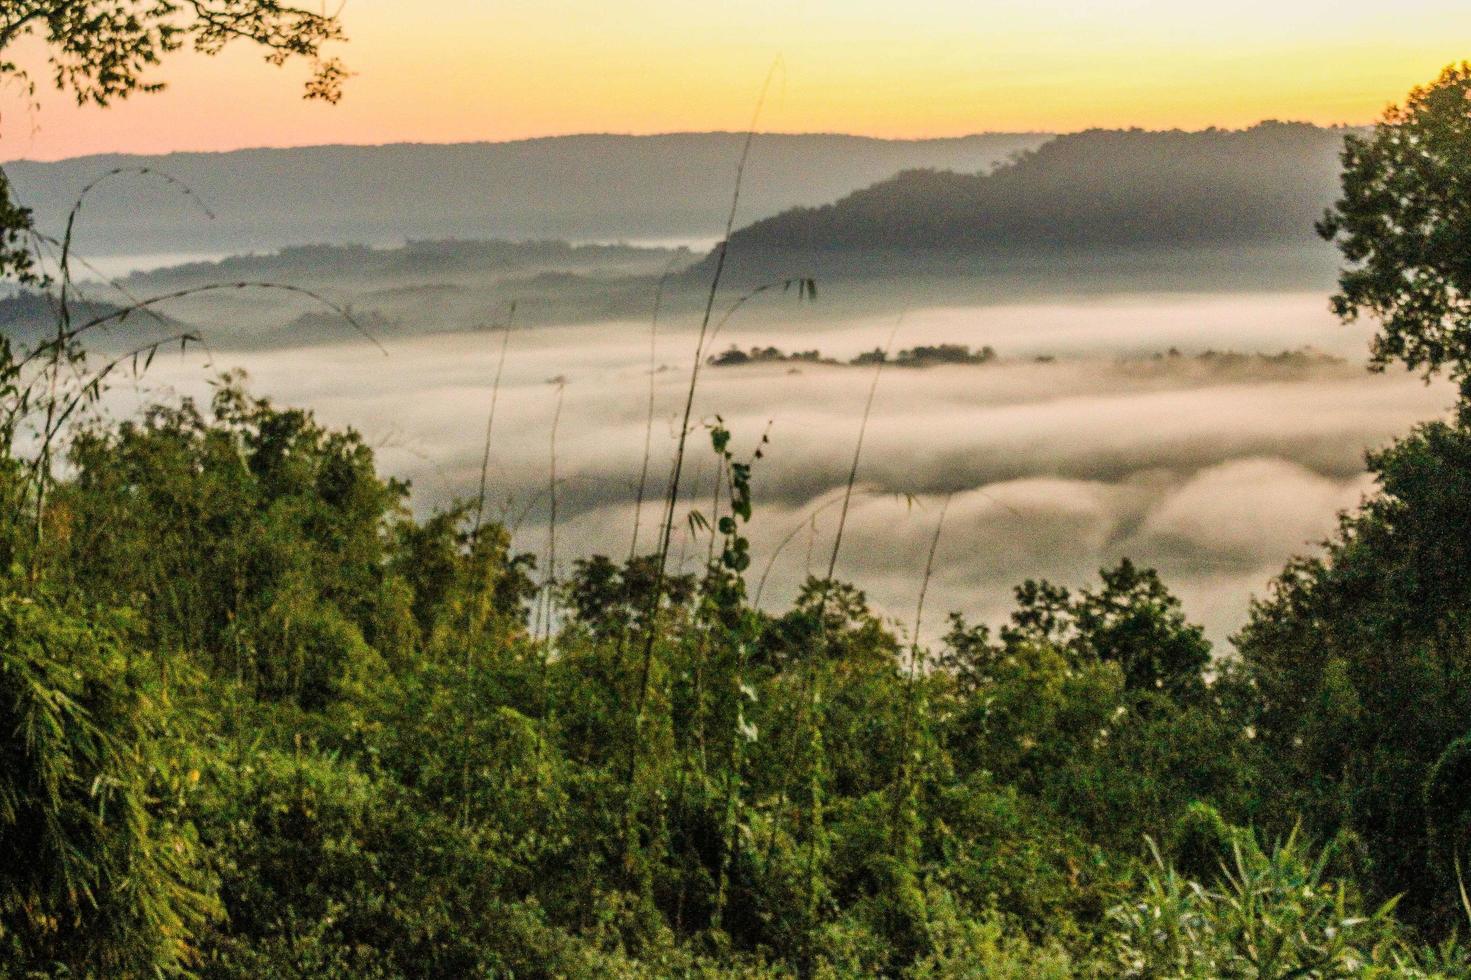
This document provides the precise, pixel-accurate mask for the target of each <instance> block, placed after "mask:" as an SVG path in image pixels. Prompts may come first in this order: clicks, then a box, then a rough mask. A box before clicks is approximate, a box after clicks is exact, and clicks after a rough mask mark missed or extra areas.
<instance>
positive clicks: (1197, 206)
mask: <svg viewBox="0 0 1471 980" xmlns="http://www.w3.org/2000/svg"><path fill="white" fill-rule="evenodd" d="M1345 133H1346V130H1342V129H1324V128H1319V127H1316V126H1310V125H1305V124H1297V123H1275V122H1269V123H1262V124H1260V125H1257V126H1254V127H1252V128H1250V129H1246V130H1237V131H1223V130H1206V131H1202V132H1191V133H1187V132H1180V131H1171V132H1148V131H1143V130H1093V131H1088V132H1083V133H1077V134H1073V135H1068V136H1060V137H1058V138H1056V139H1054V140H1052V141H1050V142H1048V143H1046V144H1043V145H1042V146H1040V147H1039V148H1037V149H1036V150H1035V151H1033V152H1030V153H1027V154H1026V155H1024V156H1023V157H1021V158H1020V159H1018V160H1016V161H1015V162H1013V163H1011V164H1009V165H1006V166H1002V167H1000V168H997V169H996V170H994V171H993V172H990V173H987V174H960V173H953V172H945V171H939V170H911V171H907V172H904V173H901V174H899V175H897V176H895V177H892V178H889V179H887V180H884V181H882V182H880V183H877V184H874V185H873V186H871V187H867V188H865V189H863V190H860V191H857V192H855V193H853V194H850V195H848V196H846V197H844V198H842V199H841V200H839V201H837V202H836V203H833V204H829V205H824V206H821V207H800V208H795V209H792V210H789V211H786V212H784V213H782V214H779V215H776V216H773V217H771V218H767V219H764V220H761V221H757V222H755V223H753V224H751V225H749V226H748V227H746V228H743V229H741V230H740V231H739V232H737V233H736V234H735V235H734V236H733V237H732V241H731V250H730V251H731V255H730V261H731V263H733V268H735V269H737V270H740V269H743V268H744V269H745V270H747V271H748V272H751V273H756V272H761V273H763V274H765V273H769V272H771V271H773V270H780V269H794V270H797V272H798V274H804V275H806V274H815V273H821V272H826V271H829V270H831V269H834V268H839V267H842V266H843V264H844V262H845V261H847V260H850V259H853V258H854V257H855V255H863V256H865V257H866V259H867V260H868V261H865V262H864V265H865V267H872V265H873V260H880V261H894V262H898V263H899V264H900V265H904V264H905V261H904V260H905V259H911V260H918V261H921V262H923V261H925V260H926V259H927V258H928V259H930V260H934V261H945V260H947V259H953V258H955V257H964V256H976V255H987V254H996V253H1015V252H1034V253H1035V252H1056V251H1058V250H1068V251H1088V252H1091V253H1095V254H1100V255H1106V254H1108V252H1109V251H1110V250H1122V249H1129V250H1138V249H1154V248H1164V249H1186V248H1189V249H1201V248H1214V247H1228V248H1229V247H1259V246H1269V247H1270V246H1295V245H1312V244H1318V245H1321V243H1320V242H1317V239H1316V237H1315V234H1314V231H1313V223H1314V221H1315V220H1316V219H1317V218H1318V217H1320V216H1321V215H1322V213H1323V210H1324V209H1325V208H1326V207H1327V206H1328V205H1329V204H1331V203H1332V201H1333V200H1334V197H1335V195H1336V190H1337V174H1338V153H1339V151H1340V149H1341V147H1342V144H1343V137H1344V135H1345ZM706 264H708V262H707V263H706ZM696 274H698V273H696Z"/></svg>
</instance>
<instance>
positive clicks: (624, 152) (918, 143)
mask: <svg viewBox="0 0 1471 980" xmlns="http://www.w3.org/2000/svg"><path fill="white" fill-rule="evenodd" d="M744 138H745V137H744V135H743V134H736V133H680V134H671V135H665V136H611V135H591V136H566V137H554V138H548V139H534V140H523V141H518V142H509V143H464V144H451V145H425V144H397V145H389V146H316V147H301V148H294V149H258V150H240V151H235V152H230V153H174V154H169V155H166V156H122V155H108V156H92V157H79V158H76V159H71V160H63V161H59V162H56V163H34V162H26V161H17V162H12V163H8V164H6V165H5V167H6V170H7V172H8V173H9V175H10V179H11V181H12V182H13V184H14V187H15V192H16V194H17V196H18V197H19V199H20V201H21V202H22V203H24V204H26V205H28V206H30V207H32V208H33V209H34V210H35V212H36V214H37V216H38V219H39V221H40V223H41V225H42V227H43V228H44V229H46V230H49V231H53V232H54V231H55V230H56V228H57V225H58V224H59V223H60V222H61V221H62V220H64V217H65V214H66V212H67V210H68V209H69V208H70V207H71V204H72V201H73V199H74V198H75V197H76V195H77V193H78V192H79V191H80V190H81V188H82V187H84V186H85V185H86V184H87V183H88V182H89V181H91V180H93V179H95V178H96V177H97V176H98V175H100V174H102V173H104V172H106V171H108V170H110V169H112V168H114V167H135V166H148V167H156V168H158V169H160V170H163V171H165V172H167V173H168V174H170V175H172V176H174V177H176V178H178V179H179V180H180V181H182V182H183V183H185V184H187V185H188V186H189V187H190V188H192V189H193V190H194V192H195V193H196V194H197V195H198V197H199V198H200V200H201V201H203V202H205V203H207V204H208V206H209V207H210V208H211V209H212V210H213V211H214V212H215V214H216V218H215V220H213V221H211V220H208V219H207V218H206V217H205V216H204V215H203V213H202V212H201V210H200V209H199V208H197V207H195V206H193V205H191V204H190V203H189V202H188V201H187V200H186V199H185V198H183V197H182V195H180V193H179V192H178V191H177V190H176V189H173V188H170V187H168V186H166V185H164V184H163V183H162V182H159V181H150V180H147V179H144V178H138V177H125V178H122V179H119V180H116V181H112V182H109V183H108V184H105V185H103V187H100V188H99V189H98V191H97V192H96V193H95V195H94V196H92V197H91V198H89V200H88V205H87V209H86V211H85V214H84V216H83V217H84V220H83V222H82V224H81V232H80V235H81V241H82V245H83V247H84V248H85V249H87V250H90V251H91V252H93V253H96V254H119V253H126V254H136V253H142V252H184V251H196V252H230V251H243V250H247V249H265V248H277V247H280V246H282V245H291V244H306V243H318V242H330V243H341V242H362V243H366V244H377V245H384V244H399V243H402V242H403V241H404V240H406V239H409V238H441V239H442V238H454V237H460V238H507V239H528V238H536V239H543V238H565V239H569V240H574V241H599V240H608V241H616V240H622V239H640V240H649V239H702V238H707V239H713V238H715V237H717V236H718V235H719V234H720V232H721V231H722V230H723V229H722V222H723V220H724V213H725V207H726V203H727V202H728V200H729V197H730V191H731V184H732V180H733V178H734V171H735V165H736V160H737V158H738V157H739V154H740V146H741V141H742V140H743V139H744ZM1046 138H1047V137H1046V136H1043V135H1028V134H1020V135H1018V134H987V135H979V136H967V137H963V138H958V139H941V140H878V139H869V138H865V137H857V136H841V135H822V134H816V135H793V136H785V135H762V136H758V137H757V139H756V142H755V145H754V147H753V149H752V154H751V162H750V166H749V167H748V168H747V171H746V183H745V187H744V191H743V195H742V208H741V217H742V219H743V220H747V221H749V220H752V219H755V218H760V217H765V216H768V215H772V214H776V213H777V212H779V211H782V210H783V209H786V208H790V207H793V206H796V205H812V204H821V203H824V202H828V201H832V200H834V199H836V198H838V197H840V196H842V195H844V194H846V193H848V192H850V191H852V190H855V189H856V188H859V187H863V186H866V185H868V184H872V183H873V182H875V181H878V180H882V179H884V178H885V177H890V176H892V175H894V174H895V173H897V172H899V171H901V170H905V169H913V168H916V167H925V168H939V169H947V170H957V171H962V172H971V173H974V172H978V171H982V170H987V169H989V168H990V167H992V166H994V165H995V164H997V163H999V162H1001V161H1003V160H1006V159H1008V158H1009V157H1010V156H1011V155H1012V154H1014V153H1016V152H1018V151H1022V150H1027V149H1031V148H1033V147H1035V146H1037V145H1039V144H1040V143H1042V142H1043V141H1044V140H1045V139H1046Z"/></svg>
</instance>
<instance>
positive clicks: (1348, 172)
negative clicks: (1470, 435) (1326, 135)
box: [1318, 62, 1471, 417]
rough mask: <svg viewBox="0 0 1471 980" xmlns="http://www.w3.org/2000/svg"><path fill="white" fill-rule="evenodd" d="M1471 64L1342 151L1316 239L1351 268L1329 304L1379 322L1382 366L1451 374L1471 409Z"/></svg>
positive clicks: (1450, 72)
mask: <svg viewBox="0 0 1471 980" xmlns="http://www.w3.org/2000/svg"><path fill="white" fill-rule="evenodd" d="M1468 98H1471V63H1468V62H1462V63H1461V64H1460V65H1451V66H1449V67H1447V68H1446V69H1445V70H1444V71H1442V72H1441V74H1440V77H1439V78H1438V79H1436V81H1435V82H1434V83H1433V84H1431V85H1430V86H1428V87H1423V88H1416V89H1414V90H1413V91H1412V92H1411V93H1410V96H1409V98H1408V100H1407V101H1406V102H1405V104H1404V105H1403V106H1391V107H1390V108H1389V109H1388V110H1387V111H1386V112H1385V114H1384V118H1383V119H1382V120H1381V121H1380V123H1379V124H1378V125H1377V126H1376V127H1375V129H1374V133H1373V135H1372V137H1368V138H1365V137H1360V136H1352V135H1351V136H1349V137H1348V138H1347V140H1346V141H1345V144H1344V149H1343V154H1342V159H1343V177H1342V183H1343V197H1342V198H1341V199H1340V200H1339V201H1338V202H1337V203H1336V204H1335V205H1334V206H1333V207H1332V208H1331V209H1329V211H1328V212H1327V214H1326V215H1324V217H1323V220H1322V221H1321V222H1320V223H1319V225H1318V233H1319V234H1320V235H1322V236H1323V237H1324V238H1326V239H1328V240H1329V241H1333V242H1335V243H1336V244H1337V245H1338V248H1339V250H1340V251H1341V252H1342V253H1343V257H1344V258H1345V259H1346V260H1347V261H1348V262H1349V263H1350V265H1349V266H1348V267H1347V268H1345V269H1344V270H1343V271H1342V273H1341V274H1340V277H1339V293H1338V294H1337V295H1336V296H1334V297H1333V299H1332V307H1333V311H1334V313H1336V314H1337V315H1338V316H1339V317H1340V318H1341V319H1343V320H1344V321H1345V322H1352V321H1354V320H1357V319H1358V317H1359V316H1361V315H1363V314H1366V313H1367V314H1369V315H1371V316H1373V317H1375V318H1376V319H1378V320H1379V321H1380V323H1381V325H1382V326H1381V332H1380V333H1379V334H1378V335H1377V336H1376V337H1375V338H1374V342H1373V349H1372V355H1373V360H1372V363H1373V366H1374V368H1375V369H1376V370H1381V371H1382V370H1383V369H1384V368H1385V366H1387V365H1388V364H1389V363H1390V362H1391V361H1402V362H1404V364H1405V366H1406V367H1408V368H1410V369H1411V370H1420V371H1423V372H1424V373H1425V375H1426V377H1427V378H1428V377H1429V376H1431V375H1433V374H1435V373H1437V372H1439V371H1440V370H1441V369H1442V368H1443V367H1444V368H1448V369H1449V372H1450V375H1451V377H1452V378H1453V379H1454V380H1455V381H1457V382H1458V383H1459V384H1460V386H1461V397H1462V409H1461V410H1462V413H1463V417H1465V416H1466V413H1468V412H1471V247H1468V246H1471V197H1468V196H1467V194H1466V187H1467V185H1468V181H1471V101H1468Z"/></svg>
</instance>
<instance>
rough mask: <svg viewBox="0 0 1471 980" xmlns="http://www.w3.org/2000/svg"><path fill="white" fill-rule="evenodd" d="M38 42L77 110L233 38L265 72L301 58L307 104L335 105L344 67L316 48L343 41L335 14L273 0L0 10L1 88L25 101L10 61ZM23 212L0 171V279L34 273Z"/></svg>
mask: <svg viewBox="0 0 1471 980" xmlns="http://www.w3.org/2000/svg"><path fill="white" fill-rule="evenodd" d="M26 38H39V39H40V41H41V43H42V44H43V45H44V48H45V52H46V60H47V64H48V67H49V68H50V70H51V76H52V77H51V80H52V82H53V83H54V84H55V86H56V88H57V89H59V90H61V91H63V92H68V93H70V94H71V95H72V96H74V97H75V98H76V100H77V103H78V104H87V103H92V104H95V105H99V106H106V105H109V104H111V103H112V102H113V101H115V100H117V99H123V98H127V97H128V96H129V95H132V94H134V93H135V92H157V91H159V90H160V89H162V88H163V86H164V83H163V82H162V81H159V80H158V79H156V78H155V77H153V75H152V73H151V70H152V69H153V68H155V67H157V66H158V65H159V64H161V63H162V61H163V58H164V56H165V55H168V54H171V53H173V52H175V51H178V50H179V49H180V48H183V47H184V46H185V45H188V46H190V47H192V48H194V50H196V51H199V52H202V53H204V54H210V55H213V54H218V53H219V52H220V51H221V50H223V49H224V47H225V46H226V45H227V44H229V43H231V42H232V41H249V42H252V43H255V44H257V45H259V46H260V47H262V48H263V49H264V50H265V53H266V60H267V61H268V62H270V63H271V64H273V65H281V64H284V63H285V62H286V61H288V60H289V59H291V58H297V57H299V58H306V59H308V60H309V61H310V62H311V63H312V74H311V76H310V77H309V78H308V80H307V83H306V97H307V98H309V99H322V100H325V101H327V102H336V101H337V99H338V98H339V97H340V96H341V94H342V82H343V81H344V79H346V77H347V74H348V73H347V69H346V68H345V67H344V66H343V64H342V62H341V61H339V60H338V59H336V58H332V57H324V56H323V54H322V48H323V46H324V45H327V44H329V43H331V42H334V41H340V40H342V38H343V34H342V25H341V23H340V21H339V20H338V18H337V15H336V14H325V13H313V12H312V11H310V10H306V9H303V8H301V7H296V6H292V5H291V4H288V3H281V2H279V0H19V2H14V3H6V4H3V5H0V83H18V84H19V85H20V86H21V87H22V89H23V90H24V91H25V92H26V93H27V94H33V93H34V92H35V85H36V82H35V79H34V78H32V76H31V74H30V73H29V72H28V71H27V70H26V69H25V68H24V67H22V66H21V65H20V64H19V63H17V62H16V61H15V60H13V53H14V50H15V46H16V44H17V42H20V41H21V40H23V39H26ZM31 229H32V225H31V213H30V211H29V210H27V209H26V208H23V207H20V206H19V205H18V204H16V203H15V202H14V201H13V200H12V197H11V193H10V184H9V181H8V180H7V179H6V177H5V174H4V172H3V171H0V275H14V276H19V277H21V278H23V279H26V278H32V277H33V276H34V268H33V265H32V259H31V255H30V249H29V248H28V245H29V241H28V239H29V235H30V232H31Z"/></svg>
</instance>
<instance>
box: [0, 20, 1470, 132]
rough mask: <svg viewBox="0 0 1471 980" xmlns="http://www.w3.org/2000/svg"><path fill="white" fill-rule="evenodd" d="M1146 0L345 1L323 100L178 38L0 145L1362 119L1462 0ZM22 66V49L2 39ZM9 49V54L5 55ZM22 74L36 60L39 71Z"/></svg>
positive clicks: (9, 111)
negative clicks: (762, 102) (99, 103)
mask: <svg viewBox="0 0 1471 980" xmlns="http://www.w3.org/2000/svg"><path fill="white" fill-rule="evenodd" d="M1196 7H1197V5H1184V4H1179V3H1165V2H1160V0H1093V2H1091V3H1090V2H1062V0H1032V2H1025V3H1024V2H1021V0H910V2H907V3H899V2H896V0H888V2H883V3H880V2H877V0H821V2H818V0H785V2H776V0H744V2H741V3H738V4H737V3H730V4H726V5H724V6H722V7H712V6H710V5H703V4H700V5H697V4H691V3H688V2H686V0H643V2H621V3H620V2H616V0H603V2H594V0H540V2H538V3H536V4H516V5H511V4H505V3H499V2H476V0H421V2H408V0H354V2H352V3H349V5H348V6H347V8H346V9H345V12H344V21H345V24H346V27H347V30H348V32H349V35H350V37H351V41H350V43H349V44H348V45H346V46H345V47H344V48H343V49H342V50H341V51H340V52H339V53H340V54H341V55H342V57H343V58H344V59H345V60H346V61H347V62H348V64H349V66H350V67H351V68H352V69H353V70H354V71H355V72H357V76H356V77H355V78H353V79H351V80H350V82H349V85H348V90H347V96H346V98H345V99H344V101H343V103H342V104H341V105H339V106H336V107H330V106H322V105H316V104H310V103H304V102H302V101H301V100H300V98H299V94H300V88H299V86H300V83H301V79H302V76H303V73H304V70H303V69H302V68H301V67H300V66H295V67H288V68H286V69H282V70H276V69H272V68H270V67H268V66H266V65H264V64H262V62H261V59H260V57H259V55H258V54H257V53H255V52H253V51H250V50H249V49H247V48H244V47H238V48H235V49H232V50H230V51H228V52H227V53H226V54H225V55H223V56H221V57H219V58H215V59H205V58H202V57H199V56H195V55H192V54H181V55H179V56H177V57H176V58H175V59H174V60H173V61H171V62H170V63H169V65H168V66H167V68H166V70H165V71H164V73H163V77H164V78H166V79H167V80H168V81H169V83H170V88H169V90H168V91H166V92H165V93H163V94H160V95H153V96H139V97H137V98H134V99H131V100H128V101H127V102H124V103H120V104H119V105H117V106H114V107H112V108H109V109H107V110H98V109H94V108H84V109H78V108H76V107H75V106H72V105H70V104H68V102H67V101H66V100H65V99H63V98H60V97H57V96H54V95H52V94H51V93H49V92H45V91H44V90H43V93H42V108H41V110H40V112H39V113H38V114H37V115H36V116H35V119H34V126H33V125H32V120H30V119H29V118H27V115H26V113H25V112H24V110H23V108H22V105H21V102H20V100H19V99H18V98H15V97H14V96H13V95H12V96H11V97H10V98H6V99H4V100H0V110H3V115H0V157H4V158H14V157H22V156H24V157H32V158H55V157H59V156H68V155H74V154H78V153H89V152H105V151H113V150H118V151H135V152H160V151H167V150H173V149H227V148H233V147H239V146H257V145H291V144H303V143H330V142H349V143H382V142H396V141H424V142H449V141H459V140H481V139H492V140H494V139H514V138H523V137H529V136H540V135H551V134H558V133H571V132H633V133H649V132H668V131H677V130H708V129H735V130H739V129H744V128H745V127H746V125H747V124H748V122H749V120H750V116H751V110H752V106H753V102H754V99H755V95H756V91H757V89H758V88H759V87H760V83H761V79H762V78H763V77H764V76H765V74H766V72H767V68H768V66H769V65H770V64H771V62H772V60H773V58H775V57H777V56H780V57H781V59H782V62H783V64H784V65H785V71H784V72H782V73H780V74H779V76H778V78H777V80H776V83H775V85H774V86H773V91H772V93H771V97H770V99H769V101H768V103H767V106H766V108H765V110H764V112H763V114H762V117H761V120H760V123H759V126H760V128H761V129H763V130H769V131H777V132H810V131H842V132H856V133H865V134H870V135H874V136H883V137H925V136H955V135H962V134H966V133H973V132H979V131H985V130H1033V131H1072V130H1077V129H1084V128H1089V127H1094V126H1099V127H1120V126H1142V127H1147V128H1166V127H1181V128H1189V129H1195V128H1202V127H1206V126H1211V125H1216V126H1228V127H1236V126H1243V125H1249V124H1251V123H1254V122H1257V121H1259V120H1261V119H1264V118H1284V119H1301V120H1307V121H1311V122H1318V123H1336V122H1348V123H1363V122H1368V121H1370V120H1372V119H1373V118H1375V117H1376V116H1377V115H1378V114H1379V112H1380V111H1382V109H1383V108H1384V106H1385V105H1386V104H1387V103H1389V102H1392V101H1396V100H1398V99H1400V98H1402V97H1403V95H1404V93H1405V92H1406V91H1407V90H1408V89H1409V88H1410V87H1411V86H1412V85H1415V84H1419V83H1423V82H1425V81H1428V80H1429V79H1431V78H1433V77H1434V75H1435V74H1436V72H1437V71H1438V70H1439V69H1440V68H1441V67H1442V66H1443V65H1445V64H1446V63H1449V62H1451V61H1456V60H1460V59H1461V58H1463V57H1471V6H1467V5H1464V4H1451V3H1449V2H1442V0H1434V2H1407V3H1402V4H1400V5H1399V6H1398V7H1397V8H1395V9H1391V8H1390V5H1387V4H1383V3H1370V2H1367V0H1340V2H1337V3H1329V2H1324V0H1307V2H1296V3H1289V2H1285V0H1284V2H1278V3H1268V2H1265V0H1243V2H1238V3H1236V4H1232V5H1220V7H1219V8H1211V9H1209V10H1204V9H1196ZM22 55H23V60H26V61H27V63H29V64H32V65H35V64H36V62H35V49H34V46H32V47H31V49H30V50H29V51H23V52H22ZM27 55H28V56H29V57H28V58H27V57H24V56H27ZM42 74H43V75H44V72H42Z"/></svg>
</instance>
